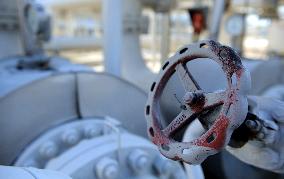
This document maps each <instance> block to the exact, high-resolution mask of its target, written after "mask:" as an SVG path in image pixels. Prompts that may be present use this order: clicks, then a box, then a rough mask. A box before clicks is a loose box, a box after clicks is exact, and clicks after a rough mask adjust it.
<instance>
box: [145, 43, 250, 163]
mask: <svg viewBox="0 0 284 179" xmlns="http://www.w3.org/2000/svg"><path fill="white" fill-rule="evenodd" d="M200 58H209V59H212V60H214V61H215V62H217V63H218V64H219V65H220V66H221V67H222V70H223V72H224V73H225V75H226V79H227V84H228V85H227V89H225V90H222V91H216V92H204V91H202V89H201V88H200V87H199V85H198V83H197V82H196V81H195V80H194V78H193V77H192V75H191V73H190V71H189V70H188V68H187V66H186V64H187V62H189V61H191V60H198V59H200ZM174 73H177V75H178V76H179V79H180V81H181V83H182V86H183V87H184V89H185V91H186V93H185V95H184V98H183V102H184V108H182V109H181V112H180V113H179V114H178V115H177V116H176V117H175V118H174V119H173V120H172V121H171V122H170V123H169V125H168V126H166V127H163V126H162V123H161V121H163V116H162V115H161V109H160V104H159V100H160V98H161V95H162V92H163V90H164V88H165V86H166V84H167V82H168V81H169V79H170V78H171V76H172V75H173V74H174ZM249 89H250V76H249V73H247V71H246V70H245V68H244V67H243V65H242V62H241V59H240V57H239V56H238V55H237V54H236V52H235V51H234V50H233V49H231V48H230V47H227V46H223V45H221V44H220V43H218V42H215V41H212V40H208V41H201V42H199V43H196V44H192V45H187V46H185V47H183V48H182V49H181V50H179V51H178V52H177V53H176V54H175V55H174V56H172V57H171V58H169V59H168V60H167V61H166V62H165V63H164V65H163V66H162V69H161V71H160V73H159V74H158V76H157V79H156V81H155V82H153V84H152V86H151V89H150V93H149V97H148V101H147V104H146V120H147V129H148V135H149V137H150V139H151V140H152V142H153V143H154V144H156V145H157V146H158V148H159V150H160V152H161V153H162V154H163V155H164V156H165V157H167V158H170V159H173V160H181V161H184V162H186V163H189V164H200V163H201V162H202V161H203V160H205V159H206V158H207V157H208V156H210V155H213V154H215V153H217V152H218V151H220V150H221V149H222V148H224V146H226V145H227V144H228V142H229V140H230V137H231V135H232V132H233V131H234V129H236V128H237V127H238V126H240V124H241V123H242V122H243V121H244V120H245V117H246V115H247V110H248V109H247V108H248V104H247V97H246V95H247V93H248V91H249ZM217 106H218V107H219V109H220V110H219V112H218V114H217V117H216V115H211V114H210V113H208V114H207V116H206V118H207V119H208V118H209V119H210V118H213V117H214V119H210V121H213V122H212V123H211V124H210V125H209V127H208V130H207V132H205V133H204V134H203V135H201V136H200V137H199V138H197V139H195V140H193V141H189V142H179V141H176V140H175V139H173V137H172V136H173V134H174V133H176V132H177V131H178V130H179V129H180V128H181V127H182V126H184V125H188V122H189V121H192V120H193V119H195V118H198V119H199V120H200V118H202V117H200V115H202V114H203V113H204V112H205V111H210V110H213V109H214V108H216V107H217ZM202 122H203V123H204V121H202ZM205 123H206V122H205Z"/></svg>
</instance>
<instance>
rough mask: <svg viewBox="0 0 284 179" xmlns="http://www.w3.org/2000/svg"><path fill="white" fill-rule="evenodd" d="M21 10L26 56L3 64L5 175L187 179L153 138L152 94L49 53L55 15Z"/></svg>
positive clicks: (0, 156)
mask: <svg viewBox="0 0 284 179" xmlns="http://www.w3.org/2000/svg"><path fill="white" fill-rule="evenodd" d="M4 4H5V3H4ZM17 5H18V10H17V11H12V12H17V13H19V17H20V18H19V19H20V23H18V24H17V28H15V30H17V31H19V32H20V34H21V38H22V42H23V44H22V47H23V48H22V51H23V52H24V54H22V55H17V56H10V57H7V56H6V57H3V58H2V59H1V61H0V68H1V70H0V71H1V74H0V83H1V85H0V86H1V89H0V111H1V114H0V115H1V117H0V118H1V120H0V136H1V137H0V143H1V147H0V165H6V166H0V178H6V177H7V176H8V177H11V178H23V179H24V178H26V179H29V178H41V179H45V178H61V179H63V178H69V177H68V176H70V177H72V178H74V179H76V178H98V179H100V178H104V179H112V178H165V179H166V178H173V179H174V178H187V176H186V173H185V171H184V169H183V168H182V166H181V164H180V163H178V162H172V161H170V160H168V159H166V158H164V157H163V156H162V155H161V154H160V153H159V152H158V151H157V150H156V148H155V147H154V145H153V144H151V142H150V141H148V140H147V139H146V123H145V121H144V114H143V109H144V104H145V102H146V97H147V95H146V93H145V92H144V91H142V90H141V89H139V88H138V87H136V86H134V85H132V84H130V83H129V82H126V81H124V80H122V79H120V78H117V77H115V76H113V75H110V74H105V73H96V72H94V71H93V70H92V69H91V68H89V67H86V66H83V65H77V64H72V63H70V62H69V61H68V60H67V59H64V58H61V57H58V56H49V55H47V54H46V53H45V52H44V50H43V49H42V42H43V41H44V40H48V37H49V35H50V34H49V33H50V31H48V28H49V26H50V24H49V23H50V21H49V18H48V16H47V15H46V14H45V13H44V10H43V9H42V7H41V6H39V5H37V4H34V3H33V2H32V1H18V4H17ZM13 10H15V9H13ZM4 30H5V29H4ZM4 53H5V52H3V54H4ZM125 99H128V101H127V103H125V104H123V105H121V102H123V101H125ZM7 166H10V167H7ZM12 166H14V167H12ZM36 168H37V169H36ZM201 176H202V175H201Z"/></svg>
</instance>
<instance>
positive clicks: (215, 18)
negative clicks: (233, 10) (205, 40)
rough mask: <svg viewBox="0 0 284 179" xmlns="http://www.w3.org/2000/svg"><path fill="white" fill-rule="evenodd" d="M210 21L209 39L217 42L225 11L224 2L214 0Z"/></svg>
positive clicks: (222, 0)
mask: <svg viewBox="0 0 284 179" xmlns="http://www.w3.org/2000/svg"><path fill="white" fill-rule="evenodd" d="M213 7H214V8H213V12H212V16H211V21H210V29H209V39H212V40H218V35H219V31H220V23H221V19H222V16H223V13H224V9H225V0H215V1H214V6H213Z"/></svg>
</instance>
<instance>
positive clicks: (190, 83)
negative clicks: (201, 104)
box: [176, 63, 200, 91]
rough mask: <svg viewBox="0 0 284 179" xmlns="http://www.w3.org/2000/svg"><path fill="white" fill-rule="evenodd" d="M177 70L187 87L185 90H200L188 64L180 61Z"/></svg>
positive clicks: (184, 85)
mask: <svg viewBox="0 0 284 179" xmlns="http://www.w3.org/2000/svg"><path fill="white" fill-rule="evenodd" d="M176 72H177V73H178V76H179V79H180V80H181V83H182V85H183V87H184V89H185V91H197V90H200V87H199V85H198V84H197V82H196V81H195V79H194V78H193V76H192V75H191V74H190V72H189V71H188V69H187V67H186V64H182V63H179V64H177V66H176Z"/></svg>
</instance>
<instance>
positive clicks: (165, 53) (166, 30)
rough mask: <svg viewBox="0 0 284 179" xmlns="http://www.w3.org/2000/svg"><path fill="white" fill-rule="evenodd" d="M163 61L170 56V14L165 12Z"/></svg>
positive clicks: (163, 17)
mask: <svg viewBox="0 0 284 179" xmlns="http://www.w3.org/2000/svg"><path fill="white" fill-rule="evenodd" d="M160 42H161V49H160V50H161V51H160V53H161V62H162V63H163V62H164V60H166V59H167V58H168V55H169V52H170V14H169V12H167V13H163V14H162V16H161V41H160Z"/></svg>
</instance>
